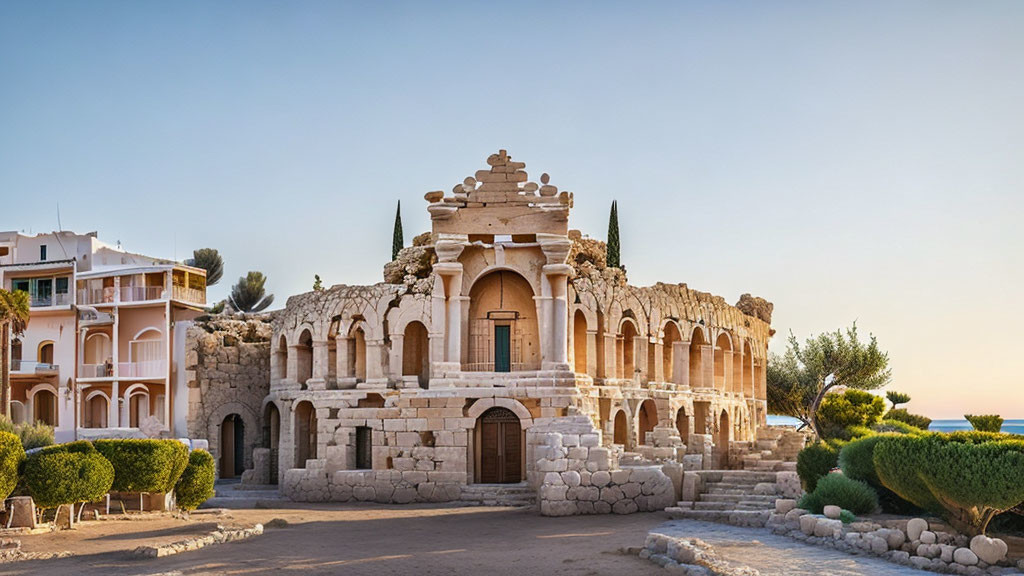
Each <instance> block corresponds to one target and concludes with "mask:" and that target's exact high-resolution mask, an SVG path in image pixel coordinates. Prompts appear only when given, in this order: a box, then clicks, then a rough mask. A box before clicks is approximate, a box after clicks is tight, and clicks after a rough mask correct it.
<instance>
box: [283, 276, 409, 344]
mask: <svg viewBox="0 0 1024 576" xmlns="http://www.w3.org/2000/svg"><path fill="white" fill-rule="evenodd" d="M408 292H409V288H408V287H407V286H405V285H401V284H383V283H382V284H374V285H373V286H347V285H344V284H339V285H336V286H331V287H330V288H327V289H325V290H314V291H312V292H306V293H305V294H299V295H297V296H292V297H291V298H288V303H287V304H286V305H285V309H284V310H283V311H281V313H280V314H278V315H277V316H276V317H275V318H274V321H273V326H274V333H275V334H277V333H284V334H286V335H289V344H292V345H294V344H297V342H292V340H291V339H292V338H293V336H291V335H294V334H297V332H298V330H299V328H301V327H303V326H305V327H308V328H309V329H310V332H311V335H312V336H313V338H315V339H317V340H326V338H327V335H328V332H329V331H330V330H331V324H332V323H334V322H335V321H337V322H338V325H337V326H335V327H334V331H335V333H340V334H347V333H348V329H349V327H350V326H351V324H352V320H353V319H354V318H359V319H361V320H362V321H363V322H362V325H363V326H364V328H365V331H366V337H367V338H383V337H384V335H385V322H384V320H385V315H386V313H387V311H388V309H389V307H391V306H393V305H397V303H398V298H399V297H400V296H401V295H403V294H406V293H408Z"/></svg>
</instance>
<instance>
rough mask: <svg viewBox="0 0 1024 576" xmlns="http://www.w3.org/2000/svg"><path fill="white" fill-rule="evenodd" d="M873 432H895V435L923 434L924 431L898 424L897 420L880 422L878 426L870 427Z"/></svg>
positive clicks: (902, 423)
mask: <svg viewBox="0 0 1024 576" xmlns="http://www.w3.org/2000/svg"><path fill="white" fill-rule="evenodd" d="M871 429H872V430H874V431H875V432H881V433H885V432H896V433H897V434H924V430H922V429H920V428H918V427H916V426H911V425H910V424H907V423H906V422H900V421H899V420H882V421H881V422H879V423H878V424H875V425H874V426H872V427H871Z"/></svg>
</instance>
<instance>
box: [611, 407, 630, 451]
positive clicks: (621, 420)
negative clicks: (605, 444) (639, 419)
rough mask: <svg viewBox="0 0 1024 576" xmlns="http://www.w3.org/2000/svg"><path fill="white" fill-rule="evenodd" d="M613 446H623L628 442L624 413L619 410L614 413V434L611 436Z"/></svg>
mask: <svg viewBox="0 0 1024 576" xmlns="http://www.w3.org/2000/svg"><path fill="white" fill-rule="evenodd" d="M612 438H613V441H614V443H615V444H620V445H622V446H625V445H626V443H627V442H628V441H629V426H628V425H627V424H626V412H625V411H624V410H619V411H618V412H616V413H615V432H614V435H613V437H612Z"/></svg>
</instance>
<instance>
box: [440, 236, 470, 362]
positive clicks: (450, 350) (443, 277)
mask: <svg viewBox="0 0 1024 576" xmlns="http://www.w3.org/2000/svg"><path fill="white" fill-rule="evenodd" d="M468 242H469V237H468V236H467V235H465V234H441V235H440V236H439V237H438V240H437V243H436V244H435V245H434V251H435V252H436V253H437V257H438V262H437V264H435V265H434V273H435V274H436V275H437V276H436V277H435V281H434V284H435V292H437V290H436V287H437V285H438V284H440V285H441V292H440V294H436V293H435V295H434V297H435V298H437V297H438V296H441V297H442V298H443V301H442V302H441V303H440V304H441V306H437V307H438V308H441V311H442V315H441V317H440V318H438V319H437V320H435V330H436V331H437V332H440V333H443V334H444V349H443V355H442V356H440V357H439V360H438V362H436V363H435V372H437V373H439V374H440V373H443V372H458V371H460V370H461V369H462V325H463V320H462V299H461V296H462V274H463V269H462V263H460V262H459V261H458V259H459V255H460V254H462V250H463V249H465V247H466V245H467V244H468ZM435 302H436V300H435ZM435 318H436V316H435Z"/></svg>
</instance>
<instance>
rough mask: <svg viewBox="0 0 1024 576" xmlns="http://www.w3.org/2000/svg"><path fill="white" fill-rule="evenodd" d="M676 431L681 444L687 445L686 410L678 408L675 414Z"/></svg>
mask: <svg viewBox="0 0 1024 576" xmlns="http://www.w3.org/2000/svg"><path fill="white" fill-rule="evenodd" d="M676 430H677V431H678V432H679V438H680V439H682V441H683V444H689V443H690V418H689V417H688V416H687V415H686V408H680V409H679V412H676Z"/></svg>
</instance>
